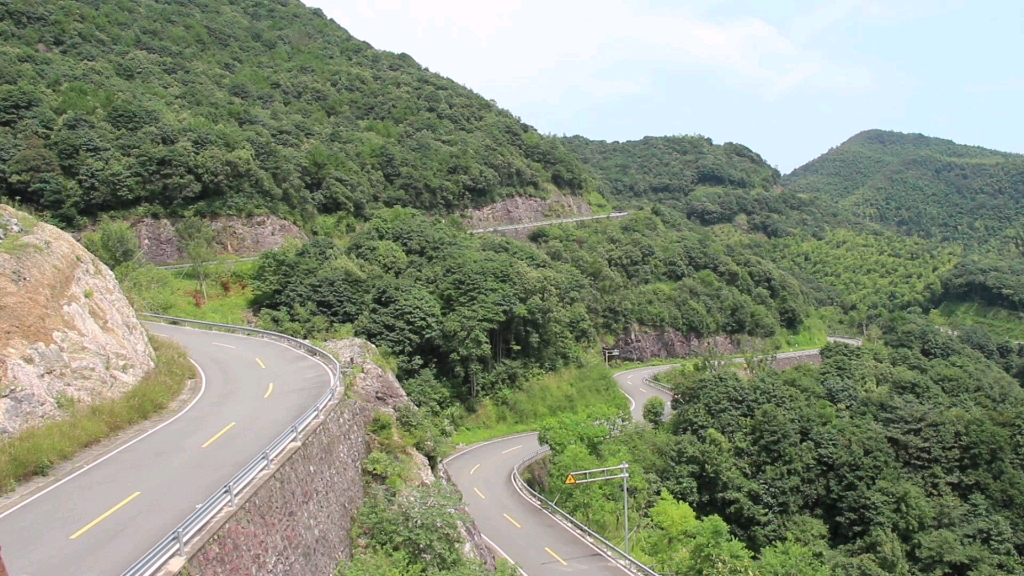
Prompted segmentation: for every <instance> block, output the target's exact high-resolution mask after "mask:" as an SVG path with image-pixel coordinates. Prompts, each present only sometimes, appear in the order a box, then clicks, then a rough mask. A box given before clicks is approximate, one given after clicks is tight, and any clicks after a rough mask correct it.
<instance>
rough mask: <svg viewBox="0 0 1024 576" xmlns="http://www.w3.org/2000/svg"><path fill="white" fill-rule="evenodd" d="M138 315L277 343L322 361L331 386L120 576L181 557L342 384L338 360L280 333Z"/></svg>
mask: <svg viewBox="0 0 1024 576" xmlns="http://www.w3.org/2000/svg"><path fill="white" fill-rule="evenodd" d="M139 316H142V317H143V318H145V319H148V320H153V321H156V322H161V323H164V324H179V325H185V326H193V327H197V328H200V329H203V330H212V331H220V332H236V333H241V334H244V335H246V336H253V337H256V338H263V339H266V340H274V341H276V342H280V343H282V344H285V345H286V346H289V347H291V348H294V349H296V350H299V351H300V352H303V353H305V354H307V355H309V356H312V357H315V358H317V359H319V360H322V361H324V363H325V365H326V366H327V369H328V371H329V372H330V373H331V387H330V389H328V390H327V392H326V393H325V394H324V395H323V397H321V398H320V400H318V401H317V403H316V404H315V405H314V406H313V407H312V408H310V409H309V411H307V412H306V413H305V414H303V415H302V417H301V418H299V419H298V421H296V422H295V424H293V425H292V426H291V427H290V428H288V429H287V430H285V431H284V433H283V434H281V435H280V436H278V437H277V439H276V440H274V441H273V442H271V443H270V446H267V448H266V450H264V451H263V452H262V453H261V454H260V455H259V456H257V457H256V458H255V459H253V460H252V461H251V462H249V464H247V465H246V466H245V467H244V468H242V469H241V470H240V471H239V472H238V474H235V476H234V478H232V479H231V480H229V481H228V483H227V484H225V485H224V486H222V487H221V488H220V489H219V490H217V492H215V493H214V494H213V495H212V496H210V498H209V499H207V500H206V502H205V503H203V504H202V505H201V506H200V507H199V508H197V509H196V511H195V512H193V513H192V514H190V515H189V516H188V518H186V519H185V520H184V522H182V523H181V524H179V525H178V527H177V528H175V529H174V530H173V531H171V533H170V534H168V535H167V536H166V537H164V539H163V540H161V541H160V542H159V543H158V544H157V545H156V546H154V547H153V548H152V549H150V551H149V552H147V553H146V555H145V556H143V557H142V558H140V559H139V561H138V562H136V563H135V564H133V565H132V567H131V568H129V569H128V570H126V571H125V572H124V573H123V574H122V576H151V575H152V574H154V573H156V572H157V571H158V570H160V569H161V568H162V567H163V566H164V565H165V564H166V563H167V562H168V561H169V560H170V559H171V558H173V557H174V556H175V555H178V556H184V555H185V547H186V546H188V544H189V543H190V542H191V541H192V539H193V538H195V536H196V535H197V534H198V533H199V532H200V531H201V530H202V529H203V528H204V527H205V526H206V525H207V524H209V522H210V521H211V520H213V518H214V517H215V516H217V514H219V513H220V512H221V511H222V510H224V508H227V507H234V505H235V498H236V497H237V496H238V495H240V494H242V493H243V492H245V489H246V488H247V487H248V486H249V484H251V483H252V481H253V480H255V479H256V477H257V476H259V474H260V472H263V471H264V470H266V469H267V468H270V465H271V464H272V463H273V462H274V460H275V459H276V458H277V457H278V456H280V455H281V453H282V452H284V451H285V449H286V448H287V447H288V445H289V444H290V443H292V442H293V441H295V440H297V439H299V437H301V435H302V432H303V431H304V430H305V429H306V428H307V427H308V426H309V425H310V424H311V423H312V422H314V421H315V420H316V419H317V418H319V417H320V415H321V414H322V413H323V410H324V408H326V407H327V405H328V404H330V403H331V401H332V400H334V399H335V398H336V397H337V395H338V391H339V390H340V389H341V385H342V380H341V378H342V372H343V370H342V368H341V365H340V364H339V363H338V361H337V360H336V359H335V358H334V357H333V356H331V355H330V354H329V353H327V352H326V351H324V350H321V349H320V348H317V347H316V346H313V345H311V344H307V343H306V342H303V341H302V340H299V339H297V338H292V337H291V336H285V335H284V334H278V333H276V332H270V331H267V330H259V329H257V328H249V327H246V326H231V325H229V324H217V323H214V322H203V321H199V320H189V319H186V318H174V317H171V316H161V315H158V314H140V315H139Z"/></svg>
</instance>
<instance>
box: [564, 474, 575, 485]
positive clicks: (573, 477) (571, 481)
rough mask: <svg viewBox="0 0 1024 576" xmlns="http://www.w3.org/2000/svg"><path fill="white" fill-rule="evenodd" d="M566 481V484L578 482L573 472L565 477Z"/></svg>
mask: <svg viewBox="0 0 1024 576" xmlns="http://www.w3.org/2000/svg"><path fill="white" fill-rule="evenodd" d="M565 483H566V484H575V483H576V477H575V476H573V475H572V474H569V477H568V478H566V479H565Z"/></svg>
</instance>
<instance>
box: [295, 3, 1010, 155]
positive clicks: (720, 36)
mask: <svg viewBox="0 0 1024 576" xmlns="http://www.w3.org/2000/svg"><path fill="white" fill-rule="evenodd" d="M305 1H306V3H307V4H309V5H311V6H317V7H319V8H321V9H323V11H324V12H325V13H326V14H327V15H328V16H329V17H331V18H333V19H334V20H335V21H336V22H338V23H339V24H341V25H342V26H344V27H345V28H347V29H348V30H349V32H351V33H352V34H353V35H354V36H356V37H358V38H361V39H363V40H366V41H367V42H369V43H371V44H373V45H374V46H375V47H377V48H380V49H383V50H390V51H393V52H406V53H408V54H409V55H411V56H412V57H413V58H415V59H416V60H417V61H418V62H419V63H420V64H422V65H424V66H426V67H428V68H430V69H431V70H433V71H435V72H438V73H440V74H443V75H445V76H448V77H450V78H452V79H453V80H455V81H457V82H459V83H461V84H464V85H466V86H468V87H469V88H472V89H473V90H475V91H476V92H478V93H480V94H482V95H483V96H484V97H486V98H490V99H492V100H495V101H496V102H497V103H498V104H499V105H500V106H502V107H503V108H506V109H508V110H511V111H512V112H513V113H514V114H516V115H517V116H519V117H520V118H522V119H523V120H524V121H525V122H527V123H529V124H531V125H533V126H535V127H536V128H537V129H538V130H540V131H542V132H545V133H554V134H567V135H572V134H582V135H584V136H587V137H589V138H595V139H602V140H632V139H636V138H641V137H643V136H645V135H655V136H660V135H666V134H703V135H705V136H709V137H711V138H712V139H714V141H715V142H718V143H721V142H725V141H733V142H740V143H743V144H746V145H747V146H750V147H751V148H753V149H754V150H755V151H757V152H759V153H761V154H762V155H763V156H764V157H765V159H767V160H768V161H769V162H770V163H771V164H774V165H777V166H778V167H779V168H780V169H781V170H782V171H783V172H788V171H790V170H792V169H793V168H795V167H797V166H799V165H801V164H803V163H804V162H807V161H809V160H811V159H813V158H815V157H816V156H818V155H819V154H822V153H824V152H825V151H827V150H828V149H829V147H831V146H836V145H838V144H839V143H841V142H842V141H843V140H845V139H847V138H849V137H850V136H852V135H853V134H855V133H857V132H859V131H861V130H866V129H869V128H882V129H889V130H899V131H903V132H920V133H924V134H928V135H930V136H938V137H942V138H949V139H952V140H955V141H957V142H961V143H964V144H975V145H979V146H986V147H989V148H995V149H999V150H1006V151H1011V152H1021V153H1024V1H1022V0H976V1H974V2H967V1H960V0H905V1H902V2H893V1H871V0H834V1H831V2H828V1H811V0H808V1H802V0H785V1H766V0H762V1H753V0H746V1H743V0H735V1H730V0H695V1H692V2H685V3H680V2H671V1H664V0H660V1H659V0H651V1H632V2H629V1H625V0H502V1H497V2H493V1H492V2H488V1H482V0H305Z"/></svg>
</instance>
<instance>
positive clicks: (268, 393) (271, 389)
mask: <svg viewBox="0 0 1024 576" xmlns="http://www.w3.org/2000/svg"><path fill="white" fill-rule="evenodd" d="M273 391H274V383H273V382H271V383H270V386H267V393H266V394H264V395H263V397H264V398H268V397H270V393H271V392H273Z"/></svg>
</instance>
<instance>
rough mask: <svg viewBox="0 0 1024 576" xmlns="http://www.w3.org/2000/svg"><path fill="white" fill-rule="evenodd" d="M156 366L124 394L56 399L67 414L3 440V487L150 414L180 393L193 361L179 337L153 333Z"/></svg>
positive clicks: (7, 488) (191, 373)
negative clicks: (81, 400)
mask: <svg viewBox="0 0 1024 576" xmlns="http://www.w3.org/2000/svg"><path fill="white" fill-rule="evenodd" d="M149 341H150V344H151V345H152V346H153V350H154V351H155V352H156V366H155V367H154V368H153V369H152V370H150V372H149V373H148V374H146V375H145V376H144V377H143V378H142V380H141V381H140V382H139V383H138V384H136V385H135V387H133V388H132V389H131V390H129V391H128V392H127V393H126V394H125V395H124V396H122V397H120V398H116V399H113V400H106V401H102V402H96V403H93V404H89V405H84V406H83V405H76V404H75V403H74V402H73V401H72V400H71V399H69V398H65V399H61V400H59V401H58V406H59V407H60V408H61V409H62V410H63V411H64V412H65V414H64V416H63V418H61V419H59V420H54V421H52V422H47V423H45V424H41V425H39V426H36V427H34V428H29V429H26V430H23V431H22V432H20V433H18V434H16V435H14V436H12V437H10V438H6V439H4V440H0V491H3V492H9V491H11V490H13V489H14V488H16V487H17V485H18V483H19V482H21V481H23V480H26V479H28V478H31V477H33V476H46V475H47V474H49V473H50V471H51V470H52V469H53V468H54V467H55V466H58V465H59V464H61V463H62V462H64V461H66V460H68V459H69V458H72V457H74V456H75V455H76V454H78V453H79V452H80V451H81V450H83V449H85V448H88V447H89V446H92V445H93V444H96V443H97V442H100V441H102V440H105V439H107V438H109V437H111V436H113V435H115V434H117V433H118V432H121V431H122V430H125V429H126V428H128V427H130V426H132V425H134V424H138V423H140V422H143V421H145V420H146V419H148V418H151V417H153V416H155V415H157V414H159V413H160V412H161V411H163V410H164V409H165V408H167V407H168V406H169V405H170V404H171V403H172V402H173V401H174V400H175V399H176V398H178V396H179V395H180V394H181V392H182V390H183V389H184V387H185V384H186V383H187V382H188V380H190V379H193V378H195V377H196V372H195V367H194V366H193V365H192V363H191V362H190V361H189V359H188V355H187V354H186V353H185V350H184V349H183V348H182V347H181V346H180V345H178V344H177V343H175V342H172V341H169V340H164V339H161V338H157V337H154V336H151V337H150V338H149Z"/></svg>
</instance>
